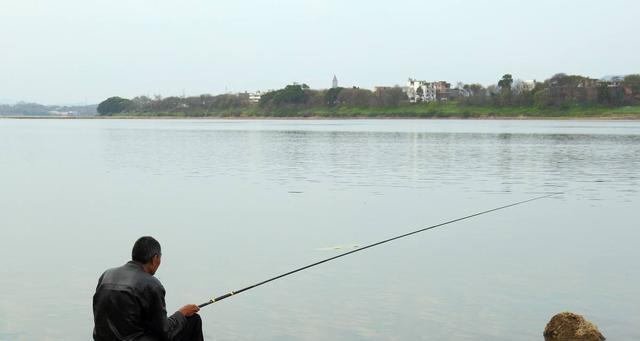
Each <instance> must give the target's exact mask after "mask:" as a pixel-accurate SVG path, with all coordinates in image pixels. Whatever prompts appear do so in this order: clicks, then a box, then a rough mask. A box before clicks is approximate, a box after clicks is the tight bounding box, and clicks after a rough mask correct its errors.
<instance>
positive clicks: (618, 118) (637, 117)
mask: <svg viewBox="0 0 640 341" xmlns="http://www.w3.org/2000/svg"><path fill="white" fill-rule="evenodd" d="M0 119H15V120H211V121H216V120H220V121H234V120H235V121H266V120H272V121H312V120H316V121H321V120H326V121H331V120H337V121H342V120H381V121H384V120H461V121H500V120H503V121H545V120H548V121H638V120H640V115H619V116H618V115H607V116H527V115H521V116H478V117H457V116H448V117H445V116H429V117H425V116H384V115H380V116H370V117H369V116H180V115H144V116H143V115H116V116H108V115H95V116H0Z"/></svg>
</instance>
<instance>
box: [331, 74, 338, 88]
mask: <svg viewBox="0 0 640 341" xmlns="http://www.w3.org/2000/svg"><path fill="white" fill-rule="evenodd" d="M337 87H338V77H336V75H333V80H332V81H331V88H332V89H335V88H337Z"/></svg>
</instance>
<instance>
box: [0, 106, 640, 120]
mask: <svg viewBox="0 0 640 341" xmlns="http://www.w3.org/2000/svg"><path fill="white" fill-rule="evenodd" d="M4 117H5V118H21V119H22V118H34V119H158V118H161V119H189V118H195V119H289V120H296V119H487V120H491V119H515V120H539V119H559V120H561V119H574V120H575V119H581V120H637V119H640V106H623V107H604V106H588V107H587V106H573V107H568V108H556V107H543V108H539V107H533V106H520V107H517V106H514V107H491V106H469V105H462V104H459V103H455V102H453V103H425V104H413V105H404V106H399V107H392V108H358V107H344V106H341V107H333V108H328V107H317V108H308V109H300V108H290V109H288V110H277V111H275V110H273V111H270V110H265V109H262V108H260V107H258V106H252V107H248V108H238V109H229V110H217V111H207V112H201V111H180V112H125V113H117V114H111V115H96V116H4Z"/></svg>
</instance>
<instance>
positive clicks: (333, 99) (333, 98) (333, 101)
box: [324, 87, 342, 106]
mask: <svg viewBox="0 0 640 341" xmlns="http://www.w3.org/2000/svg"><path fill="white" fill-rule="evenodd" d="M340 91H342V88H340V87H338V88H331V89H329V90H327V92H325V94H324V104H325V105H328V106H334V105H337V104H338V95H339V94H340Z"/></svg>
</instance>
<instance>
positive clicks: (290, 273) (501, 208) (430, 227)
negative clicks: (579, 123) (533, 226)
mask: <svg viewBox="0 0 640 341" xmlns="http://www.w3.org/2000/svg"><path fill="white" fill-rule="evenodd" d="M558 194H562V193H551V194H546V195H543V196H539V197H535V198H531V199H527V200H523V201H518V202H515V203H512V204H509V205H504V206H500V207H496V208H492V209H490V210H486V211H482V212H478V213H474V214H470V215H468V216H464V217H462V218H457V219H453V220H449V221H445V222H443V223H439V224H436V225H431V226H429V227H425V228H421V229H419V230H415V231H412V232H409V233H405V234H402V235H399V236H396V237H392V238H389V239H385V240H382V241H379V242H376V243H373V244H369V245H366V246H363V247H361V248H358V249H355V250H351V251H349V252H345V253H341V254H339V255H336V256H333V257H329V258H327V259H323V260H321V261H318V262H315V263H313V264H309V265H305V266H303V267H301V268H297V269H295V270H292V271H289V272H287V273H283V274H281V275H278V276H275V277H273V278H269V279H267V280H265V281H262V282H260V283H256V284H253V285H250V286H248V287H246V288H242V289H240V290H235V291H231V292H229V293H227V294H224V295H222V296H219V297H216V298H212V299H211V300H209V301H208V302H205V303H202V304H200V305H198V307H200V308H202V307H206V306H208V305H209V304H212V303H215V302H219V301H222V300H224V299H225V298H229V297H231V296H234V295H237V294H239V293H242V292H244V291H247V290H249V289H253V288H255V287H259V286H261V285H263V284H267V283H269V282H272V281H275V280H276V279H280V278H282V277H285V276H289V275H292V274H294V273H296V272H299V271H302V270H305V269H308V268H311V267H314V266H316V265H320V264H322V263H326V262H329V261H332V260H334V259H338V258H340V257H344V256H347V255H350V254H352V253H356V252H360V251H363V250H366V249H368V248H372V247H374V246H378V245H381V244H385V243H388V242H390V241H394V240H396V239H400V238H404V237H408V236H411V235H414V234H417V233H420V232H424V231H427V230H431V229H435V228H437V227H441V226H444V225H448V224H452V223H455V222H458V221H461V220H465V219H469V218H473V217H477V216H480V215H483V214H487V213H491V212H495V211H499V210H503V209H505V208H509V207H513V206H517V205H522V204H524V203H528V202H531V201H536V200H540V199H544V198H548V197H551V196H554V195H558Z"/></svg>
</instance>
